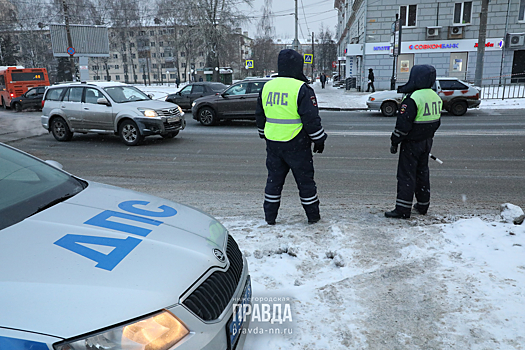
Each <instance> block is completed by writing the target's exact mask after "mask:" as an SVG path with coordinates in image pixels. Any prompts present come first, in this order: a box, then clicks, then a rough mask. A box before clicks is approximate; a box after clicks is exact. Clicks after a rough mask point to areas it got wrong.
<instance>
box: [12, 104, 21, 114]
mask: <svg viewBox="0 0 525 350" xmlns="http://www.w3.org/2000/svg"><path fill="white" fill-rule="evenodd" d="M13 107H14V109H15V111H17V112H22V105H21V104H20V103H15V105H14V106H13Z"/></svg>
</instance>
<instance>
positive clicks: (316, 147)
mask: <svg viewBox="0 0 525 350" xmlns="http://www.w3.org/2000/svg"><path fill="white" fill-rule="evenodd" d="M323 151H324V142H323V143H314V153H323Z"/></svg>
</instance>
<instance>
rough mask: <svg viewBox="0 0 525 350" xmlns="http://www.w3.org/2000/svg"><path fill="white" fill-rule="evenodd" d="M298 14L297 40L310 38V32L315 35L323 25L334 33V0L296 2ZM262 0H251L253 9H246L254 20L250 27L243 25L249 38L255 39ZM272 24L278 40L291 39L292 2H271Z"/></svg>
mask: <svg viewBox="0 0 525 350" xmlns="http://www.w3.org/2000/svg"><path fill="white" fill-rule="evenodd" d="M297 1H298V2H297V6H298V13H299V28H298V36H299V39H301V38H306V37H311V36H312V32H314V33H316V35H317V33H318V32H319V29H320V27H321V24H323V26H324V27H328V28H329V29H330V30H331V31H332V33H335V26H336V24H337V11H336V10H335V9H334V0H297ZM263 5H264V0H253V7H252V8H251V9H250V8H249V7H247V10H246V11H247V13H246V14H247V15H249V16H252V17H257V18H254V19H253V21H252V23H251V24H250V25H243V27H242V28H243V31H248V36H249V37H252V38H253V37H255V34H256V28H257V22H258V18H259V16H260V15H261V13H262V11H261V9H262V7H263ZM272 11H273V15H274V17H273V24H274V27H275V32H276V35H277V37H278V38H282V39H285V38H292V39H293V37H294V36H295V23H294V15H293V13H294V11H295V1H294V0H273V1H272Z"/></svg>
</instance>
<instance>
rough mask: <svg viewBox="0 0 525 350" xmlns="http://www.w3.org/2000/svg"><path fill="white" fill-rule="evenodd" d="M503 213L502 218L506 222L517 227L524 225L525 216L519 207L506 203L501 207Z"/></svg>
mask: <svg viewBox="0 0 525 350" xmlns="http://www.w3.org/2000/svg"><path fill="white" fill-rule="evenodd" d="M500 211H501V214H500V215H501V218H502V219H503V221H505V222H511V223H514V224H516V225H521V224H522V223H523V219H524V218H525V215H524V213H523V209H521V208H520V207H518V206H517V205H514V204H510V203H505V204H502V205H501V208H500Z"/></svg>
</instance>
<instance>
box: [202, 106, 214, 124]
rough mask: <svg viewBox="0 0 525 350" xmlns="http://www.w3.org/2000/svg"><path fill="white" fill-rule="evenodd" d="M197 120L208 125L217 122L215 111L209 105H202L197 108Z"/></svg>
mask: <svg viewBox="0 0 525 350" xmlns="http://www.w3.org/2000/svg"><path fill="white" fill-rule="evenodd" d="M199 121H200V122H201V124H202V125H205V126H210V125H215V124H217V117H216V116H215V111H214V110H213V109H211V108H210V107H204V108H201V109H200V110H199Z"/></svg>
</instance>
